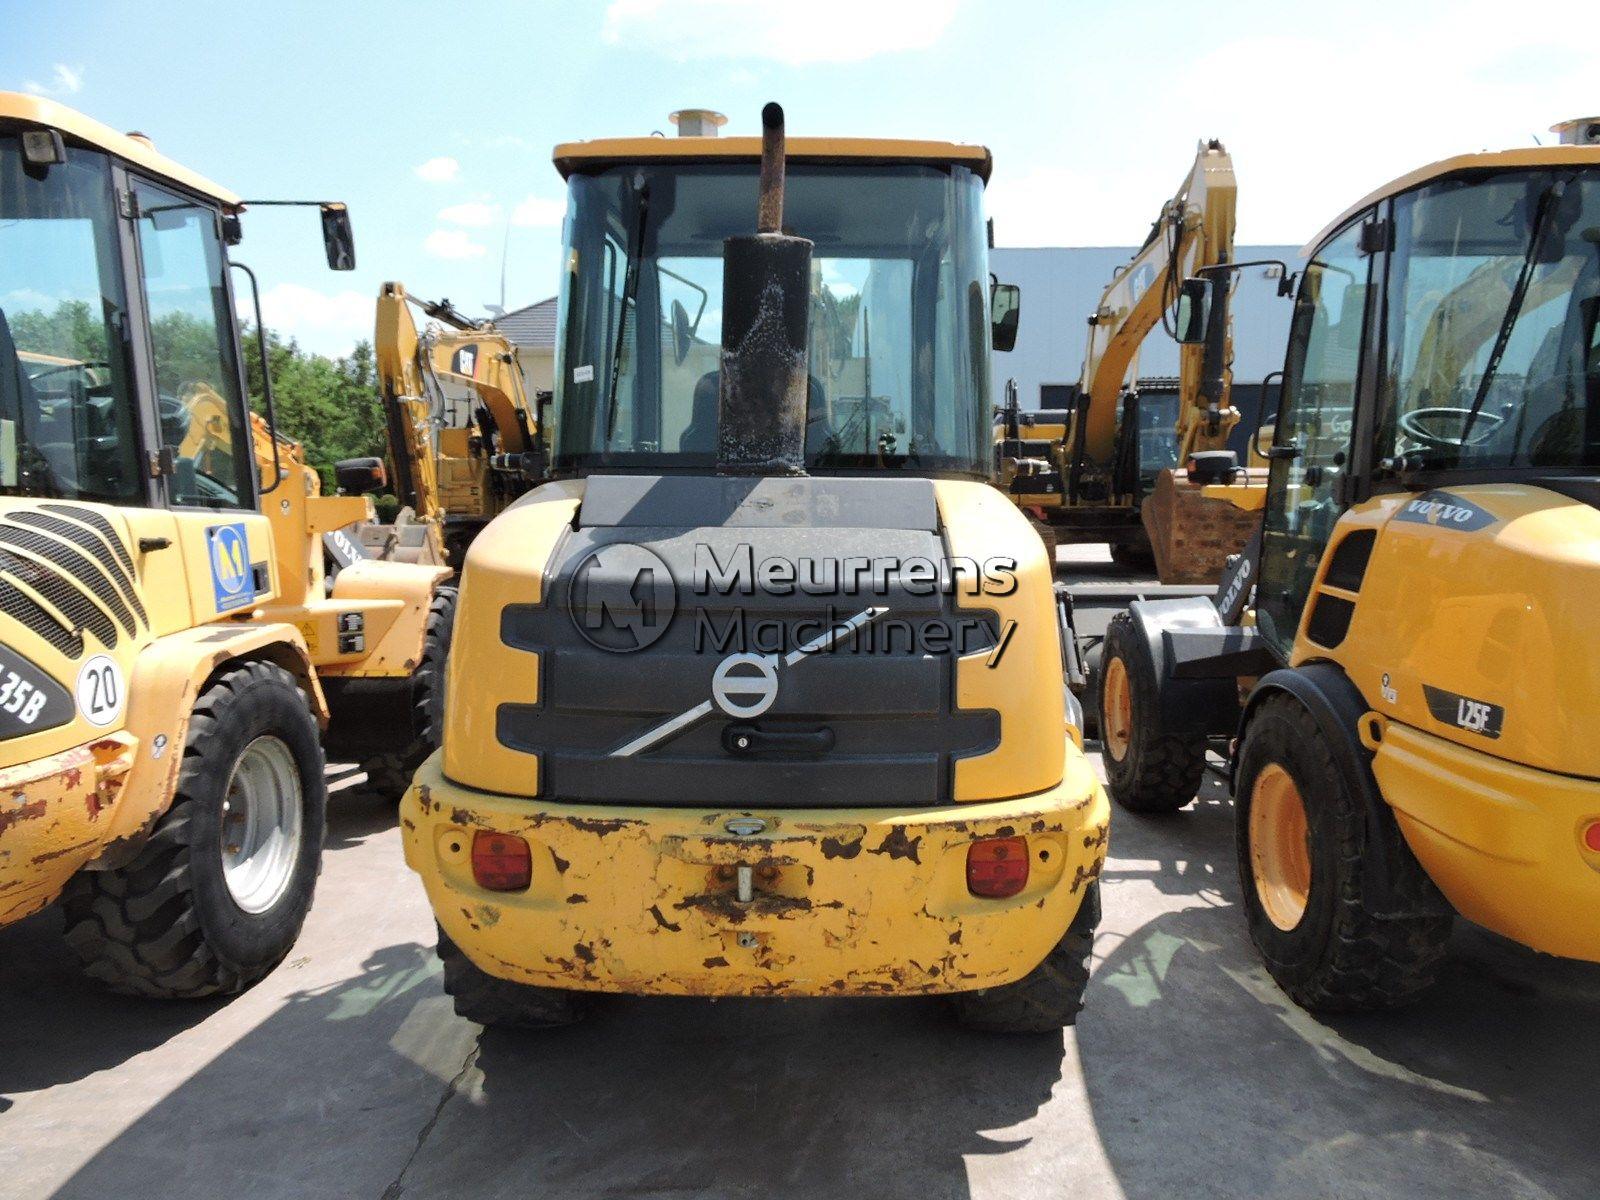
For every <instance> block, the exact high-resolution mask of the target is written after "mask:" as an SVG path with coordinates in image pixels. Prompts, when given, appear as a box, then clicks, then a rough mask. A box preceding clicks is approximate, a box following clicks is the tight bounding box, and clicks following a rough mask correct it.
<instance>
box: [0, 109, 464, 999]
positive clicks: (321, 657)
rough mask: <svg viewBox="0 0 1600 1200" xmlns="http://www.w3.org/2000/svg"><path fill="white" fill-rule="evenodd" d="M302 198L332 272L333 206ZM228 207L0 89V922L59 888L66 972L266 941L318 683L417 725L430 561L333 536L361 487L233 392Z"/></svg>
mask: <svg viewBox="0 0 1600 1200" xmlns="http://www.w3.org/2000/svg"><path fill="white" fill-rule="evenodd" d="M255 206H265V204H264V203H263V202H253V204H252V207H255ZM313 206H314V207H316V208H318V209H319V211H320V215H321V220H322V228H323V236H324V242H325V246H326V250H327V256H328V264H329V266H330V267H332V268H334V269H350V268H351V267H353V265H354V256H355V252H354V245H353V240H352V236H351V231H350V221H349V214H348V212H347V210H346V209H345V207H344V206H343V205H342V204H336V203H318V204H314V205H313ZM245 207H246V205H245V202H244V201H243V200H241V199H240V198H239V197H238V196H236V195H235V194H233V193H232V192H229V191H227V190H226V189H223V188H221V187H219V186H217V185H216V184H214V183H212V182H210V181H209V180H206V179H204V178H202V177H201V176H199V175H197V174H195V173H194V172H192V171H190V170H188V169H186V168H184V167H182V166H179V165H178V164H177V163H175V162H172V161H171V160H169V159H167V158H165V157H164V156H162V155H161V154H159V153H157V152H156V150H155V149H154V147H153V146H152V145H151V144H150V143H149V141H148V140H147V139H143V138H139V137H134V136H129V135H123V134H119V133H116V132H115V131H113V130H111V129H109V128H107V127H105V126H104V125H101V124H99V123H98V122H96V121H93V120H90V119H89V118H87V117H85V116H83V115H82V114H80V113H77V112H74V111H72V110H71V109H68V108H65V107H64V106H61V105H59V104H55V103H53V102H51V101H49V100H45V99H41V98H39V97H35V96H25V95H18V94H13V93H0V298H3V301H0V303H3V308H0V924H9V923H11V922H14V921H17V920H20V919H21V918H23V917H26V916H28V915H29V914H31V913H33V912H36V911H38V910H39V909H41V908H43V907H44V906H45V905H47V904H49V903H51V902H52V901H54V900H55V899H57V898H58V897H60V898H62V899H63V907H64V909H65V915H66V927H67V935H66V936H67V941H68V943H69V944H70V946H71V947H72V949H73V950H74V951H75V952H76V953H77V955H78V956H79V957H80V958H81V959H82V961H83V963H84V965H85V968H86V970H87V971H88V972H89V973H90V974H91V975H93V976H94V977H96V978H98V979H100V980H103V981H105V982H106V983H108V984H110V985H112V986H113V987H116V988H118V989H121V990H125V991H133V992H138V993H142V994H146V995H153V996H201V995H210V994H216V993H227V992H233V991H237V990H239V989H241V988H243V987H246V986H248V985H249V984H251V983H252V982H254V981H255V980H257V979H259V978H260V977H261V976H262V975H264V974H265V973H266V972H267V971H269V970H270V969H271V968H272V967H273V966H274V965H275V964H276V963H277V962H278V961H280V960H281V959H282V958H283V956H284V955H285V954H286V953H287V952H288V950H289V947H290V946H291V945H292V944H293V942H294V940H295V938H296V936H297V935H298V932H299V929H300V926H301V923H302V922H303V920H304V919H305V915H306V912H307V909H308V908H309V906H310V903H311V895H312V889H313V887H314V885H315V882H316V876H317V870H318V864H319V861H320V855H321V848H322V837H323V826H324V810H325V803H326V787H325V783H324V772H323V767H324V754H323V748H322V745H321V735H322V730H323V727H325V726H326V725H327V724H328V721H329V717H330V709H336V708H337V704H336V703H333V702H332V701H333V697H332V695H331V693H334V692H337V690H338V688H339V687H341V686H344V684H345V683H346V682H347V681H352V680H357V679H362V680H366V681H368V684H369V686H372V687H374V688H377V689H379V690H381V691H384V692H385V693H386V694H387V695H390V696H396V695H397V696H398V701H397V702H398V704H399V705H400V706H401V707H403V708H404V709H405V712H404V719H405V721H406V724H405V725H403V726H401V728H402V729H405V730H407V731H408V733H407V736H408V739H409V730H410V729H411V727H412V725H411V723H412V721H413V720H419V722H420V724H421V725H422V726H423V728H424V731H427V730H429V729H432V730H434V731H436V728H437V717H436V716H435V717H434V723H433V725H431V726H430V725H429V724H428V722H427V721H426V720H421V719H420V718H421V717H422V715H423V714H425V713H426V712H430V711H431V712H433V713H435V714H436V713H437V712H438V711H439V701H440V696H439V688H440V687H441V685H442V671H443V654H444V651H445V649H446V647H447V644H448V632H449V624H448V612H449V600H450V598H452V597H453V593H452V592H448V591H446V590H443V589H442V588H441V584H442V583H443V581H444V578H445V576H446V575H447V574H448V572H446V571H444V570H443V569H437V568H426V567H418V566H410V565H406V564H399V563H374V562H369V561H365V560H364V559H361V558H360V556H359V552H357V551H352V550H350V549H348V547H346V546H344V543H347V542H349V541H350V539H349V538H348V536H347V531H348V530H349V529H350V527H351V526H352V525H353V524H359V523H360V522H361V521H362V520H365V519H367V518H369V517H370V515H371V505H370V501H368V500H366V499H365V498H356V497H337V496H333V497H324V496H321V495H319V494H318V489H317V482H316V481H317V477H316V475H315V473H314V472H311V471H309V470H307V469H306V468H305V466H304V464H303V463H302V462H301V461H300V456H299V454H298V451H297V449H296V448H295V447H294V446H293V445H292V444H291V443H289V442H287V441H285V440H284V439H282V438H281V437H279V436H277V435H276V433H275V432H274V431H273V428H272V426H273V404H272V398H271V391H270V379H268V380H267V392H266V395H265V396H263V398H262V399H263V407H264V416H259V417H258V416H255V415H253V414H251V413H250V411H249V407H248V405H247V403H246V387H245V372H244V367H243V363H244V355H245V353H246V352H247V349H248V348H247V347H246V346H245V345H244V344H242V343H241V339H240V336H239V332H238V325H237V322H236V320H235V315H234V314H235V308H234V279H235V277H236V275H237V276H238V277H240V278H243V279H244V280H245V281H246V283H247V284H248V288H249V292H250V294H251V295H252V296H254V295H255V292H256V288H255V277H254V275H253V274H252V273H251V272H250V271H249V269H248V268H247V267H245V266H244V265H243V264H242V263H237V262H230V261H229V259H230V256H229V247H230V246H232V245H235V244H237V243H238V241H239V239H240V238H241V237H242V234H243V216H242V214H243V212H244V210H245ZM257 299H258V298H257ZM255 308H256V314H255V315H256V323H257V327H258V328H259V327H260V305H259V303H256V305H255ZM254 349H255V351H256V352H258V353H260V354H261V355H262V357H263V359H264V358H265V345H264V343H263V342H259V341H258V342H257V344H256V346H255V347H254ZM263 365H265V364H264V363H263ZM341 556H343V561H342V562H341V561H340V559H341ZM330 562H332V563H333V564H334V565H335V568H336V569H335V570H330V566H329V564H330ZM335 726H337V722H335ZM330 732H331V731H330ZM390 738H391V740H393V729H391V730H390Z"/></svg>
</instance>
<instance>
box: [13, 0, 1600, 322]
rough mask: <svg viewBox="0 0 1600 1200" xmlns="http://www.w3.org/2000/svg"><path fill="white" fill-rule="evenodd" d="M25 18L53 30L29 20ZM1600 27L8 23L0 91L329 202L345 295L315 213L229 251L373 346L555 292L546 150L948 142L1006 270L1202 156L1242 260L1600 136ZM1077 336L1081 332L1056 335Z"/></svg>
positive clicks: (790, 16)
mask: <svg viewBox="0 0 1600 1200" xmlns="http://www.w3.org/2000/svg"><path fill="white" fill-rule="evenodd" d="M46 8H47V9H48V13H47V15H46ZM1592 13H1593V0H1587V2H1582V3H1580V2H1577V0H1523V2H1522V3H1518V4H1515V5H1507V4H1504V3H1503V2H1501V0H1493V2H1491V0H1456V2H1454V3H1432V2H1421V0H1387V2H1382V3H1380V2H1365V0H1363V2H1357V3H1343V4H1340V3H1334V2H1328V3H1322V4H1317V5H1310V4H1298V5H1296V4H1289V3H1284V2H1283V0H1273V2H1267V0H1213V2H1212V3H1210V4H1195V3H1193V0H1190V2H1188V3H1179V2H1175V0H1148V2H1144V3H1131V2H1128V0H1124V2H1123V3H1120V4H1106V3H1104V2H1103V0H1102V2H1097V3H1092V4H1088V3H1078V2H1076V0H1072V2H1065V0H1058V2H1055V3H1049V2H1046V0H1009V2H1008V0H987V2H984V3H978V2H974V0H913V2H906V0H877V2H875V0H798V2H796V0H789V2H787V3H770V2H768V0H594V2H592V3H585V2H582V0H570V2H568V3H545V2H542V0H541V2H534V3H520V4H519V3H503V2H493V0H481V2H476V3H470V4H459V5H440V4H438V3H436V2H435V3H416V4H413V3H406V2H405V0H389V2H386V3H366V2H361V3H351V2H347V3H334V2H332V0H322V2H321V3H303V2H300V0H280V2H277V3H271V4H258V3H248V2H236V3H233V4H230V5H217V4H215V3H212V4H202V3H195V2H191V0H162V2H161V3H159V4H140V5H132V4H126V3H115V4H114V3H88V2H78V0H54V2H53V3H51V4H50V5H48V6H42V5H40V4H39V3H38V2H37V0H0V28H3V29H4V30H5V33H4V36H3V38H0V89H16V90H21V89H28V90H37V91H40V92H42V93H45V94H49V95H51V96H53V97H54V98H55V99H58V100H61V101H62V102H64V103H67V104H70V105H72V106H74V107H76V108H79V109H81V110H83V111H84V112H86V113H88V114H90V115H92V116H94V117H96V118H98V119H100V120H102V121H104V122H106V123H107V124H110V125H112V126H115V127H117V128H121V129H141V130H143V131H145V132H146V133H148V134H150V135H151V137H153V138H154V139H155V141H156V143H157V145H158V146H159V147H160V148H161V149H162V150H163V151H165V152H166V153H167V154H169V155H171V156H172V157H174V158H176V159H178V160H179V161H181V162H183V163H185V164H186V165H188V166H190V167H192V168H193V169H195V170H198V171H200V172H202V173H204V174H206V175H209V176H211V177H212V178H213V179H216V180H217V181H218V182H219V183H222V184H224V185H226V186H228V187H231V188H233V189H234V190H235V191H238V192H240V193H242V194H244V195H246V196H252V197H258V198H279V197H282V198H317V199H322V198H327V199H342V200H345V201H347V202H348V203H349V204H350V206H351V210H352V214H353V216H354V219H355V226H356V237H357V244H358V248H359V258H360V269H359V270H358V271H356V272H354V273H353V274H350V275H334V274H331V273H329V272H328V271H327V270H326V269H325V267H324V265H323V263H322V259H321V253H320V250H321V247H320V240H319V237H318V234H317V231H316V226H315V218H314V216H313V215H311V214H309V213H298V214H297V213H293V212H290V213H284V212H268V211H263V210H256V211H255V212H253V213H250V214H248V215H247V217H246V237H245V241H244V243H243V245H241V246H240V247H239V248H238V251H237V252H236V254H237V257H238V258H240V259H241V260H243V261H246V262H249V263H250V264H251V265H252V266H254V267H255V268H256V269H257V270H258V272H259V273H260V274H261V276H262V280H263V285H264V287H265V288H266V294H267V304H268V314H267V315H268V321H269V323H270V324H273V325H276V326H278V327H280V328H282V329H283V330H285V331H286V332H288V333H290V334H292V335H294V336H295V337H297V338H299V340H300V341H301V342H302V344H304V345H307V346H309V347H312V348H314V349H317V350H321V351H325V352H330V353H338V352H341V351H343V350H345V349H347V348H348V347H349V345H350V344H352V343H353V341H354V340H355V339H356V338H358V337H362V336H368V335H369V331H370V325H371V319H372V302H373V297H374V296H375V295H376V292H377V288H378V284H379V283H380V282H381V281H382V280H385V279H399V280H402V281H404V282H405V284H406V285H407V287H408V288H409V289H410V290H411V291H412V292H413V293H415V294H419V295H423V296H428V297H434V298H437V297H440V296H448V297H449V298H450V299H451V300H452V301H454V302H455V303H456V304H457V305H458V306H460V307H462V308H463V309H465V310H467V311H470V312H482V311H483V309H484V307H485V306H486V305H489V304H495V303H498V302H499V299H500V275H501V265H502V251H504V255H503V258H504V264H505V274H506V302H507V304H508V305H509V306H511V307H517V306H519V305H522V304H526V303H530V302H532V301H534V300H538V299H541V298H543V297H544V296H547V295H550V294H552V293H553V292H554V291H555V288H556V283H557V269H558V263H559V252H558V246H557V241H558V238H559V232H560V231H559V219H560V212H561V203H562V193H561V186H560V180H559V178H558V176H557V175H556V173H555V171H554V169H553V168H552V167H551V165H550V149H551V147H552V146H554V145H555V144H556V143H557V142H560V141H567V140H573V139H579V138H592V137H604V136H613V135H622V134H638V133H648V132H650V131H651V130H663V131H670V126H669V125H668V122H667V119H666V118H667V113H668V112H670V111H671V110H672V109H675V108H681V107H699V106H704V107H710V108H716V109H719V110H720V111H722V112H724V113H727V114H728V115H729V117H730V123H729V126H728V128H727V130H726V131H725V132H734V133H737V132H751V133H753V132H755V130H756V128H757V125H758V114H759V111H760V106H761V104H762V103H763V102H764V101H766V100H769V99H776V100H779V101H781V102H782V103H783V105H784V106H785V109H786V110H787V112H788V117H789V128H790V131H791V132H792V133H796V134H802V133H810V134H828V133H831V134H840V133H847V134H864V135H873V134H881V135H900V136H922V137H941V138H948V139H951V140H956V141H972V142H981V143H983V144H985V145H988V146H989V147H990V148H991V149H992V150H993V151H994V154H995V176H994V182H993V184H992V186H991V189H990V211H991V213H992V215H993V216H994V217H995V223H996V236H997V240H998V242H999V243H1000V244H1001V245H1124V244H1131V243H1137V242H1138V241H1140V240H1142V238H1143V236H1144V233H1145V232H1146V230H1147V229H1148V228H1149V224H1150V221H1151V220H1152V219H1153V218H1154V216H1155V214H1156V212H1157V211H1158V209H1159V207H1160V203H1161V200H1162V199H1163V198H1164V197H1165V196H1166V195H1168V194H1170V192H1171V191H1172V190H1173V189H1174V187H1175V186H1176V185H1177V183H1178V182H1179V180H1180V179H1181V178H1182V176H1183V174H1184V172H1185V171H1186V170H1187V167H1188V165H1189V163H1190V161H1191V159H1192V157H1193V152H1194V147H1195V143H1196V141H1197V139H1199V138H1202V137H1220V138H1222V139H1223V140H1224V142H1225V143H1226V144H1227V146H1228V148H1229V149H1230V150H1231V151H1232V152H1233V155H1234V158H1235V161H1236V165H1237V168H1238V174H1239V178H1240V200H1239V237H1240V240H1241V241H1245V242H1300V241H1303V240H1304V239H1306V238H1307V237H1309V236H1310V235H1311V234H1313V233H1314V232H1315V231H1316V230H1317V229H1318V228H1320V227H1321V225H1322V224H1323V223H1324V222H1325V221H1326V220H1327V219H1328V218H1330V217H1332V216H1334V215H1335V214H1336V213H1337V212H1338V211H1339V210H1341V209H1343V208H1344V207H1345V206H1346V205H1347V204H1348V203H1350V202H1351V201H1353V200H1355V199H1357V198H1359V197H1360V196H1361V195H1362V194H1363V193H1365V192H1366V191H1368V190H1370V189H1371V188H1372V187H1374V186H1376V185H1378V184H1380V183H1382V182H1383V181H1384V180H1386V179H1388V178H1390V177H1392V176H1394V175H1398V174H1400V173H1402V172H1404V171H1406V170H1408V169H1410V168H1411V167H1413V166H1417V165H1420V164H1422V163H1424V162H1427V161H1430V160H1432V159H1435V158H1440V157H1443V156H1445V155H1448V154H1451V153H1456V152H1460V151H1465V150H1473V149H1481V148H1484V147H1496V148H1498V147H1502V146H1507V145H1528V144H1531V142H1532V139H1533V137H1534V136H1536V135H1537V136H1539V137H1541V138H1544V139H1545V140H1547V141H1548V140H1549V136H1550V135H1548V134H1547V133H1546V132H1545V131H1546V129H1547V128H1548V126H1549V125H1550V124H1552V123H1553V122H1554V121H1557V120H1560V119H1562V118H1565V117H1571V116H1579V115H1590V114H1593V113H1596V112H1600V46H1597V43H1596V42H1595V39H1594V37H1593V21H1592ZM1075 332H1076V331H1075Z"/></svg>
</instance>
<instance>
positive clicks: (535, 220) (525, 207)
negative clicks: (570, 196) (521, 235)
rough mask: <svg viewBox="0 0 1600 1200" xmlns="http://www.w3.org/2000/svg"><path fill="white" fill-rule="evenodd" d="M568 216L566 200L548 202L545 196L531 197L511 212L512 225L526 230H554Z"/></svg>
mask: <svg viewBox="0 0 1600 1200" xmlns="http://www.w3.org/2000/svg"><path fill="white" fill-rule="evenodd" d="M566 215H567V202H566V201H565V200H548V199H546V198H545V197H543V196H529V197H528V198H527V199H526V200H524V201H522V203H520V204H518V205H517V206H516V207H515V208H514V209H512V210H511V223H512V224H513V225H516V226H520V227H522V228H525V229H553V228H555V227H557V226H559V225H560V224H561V218H563V217H564V216H566Z"/></svg>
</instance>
